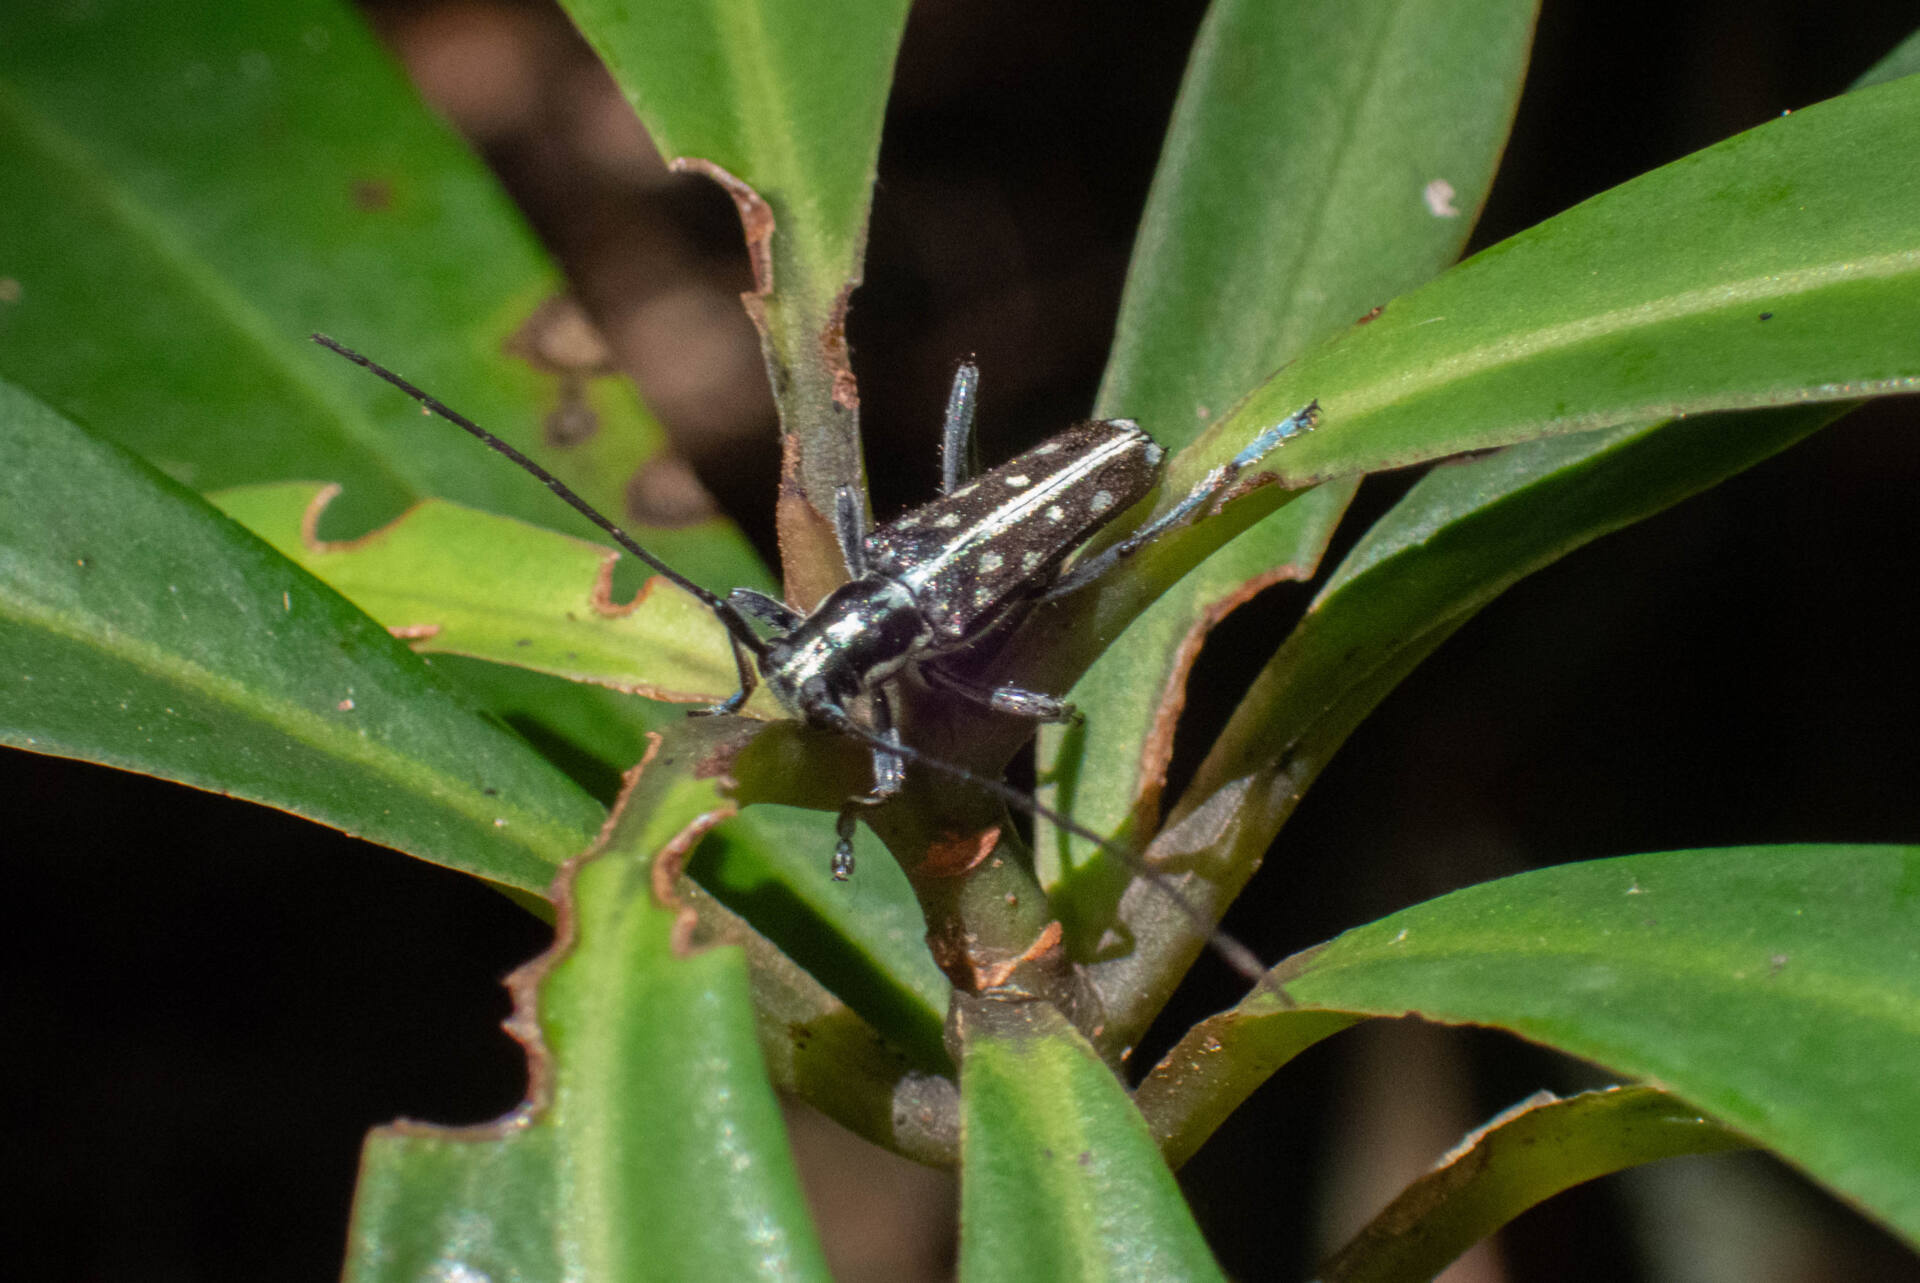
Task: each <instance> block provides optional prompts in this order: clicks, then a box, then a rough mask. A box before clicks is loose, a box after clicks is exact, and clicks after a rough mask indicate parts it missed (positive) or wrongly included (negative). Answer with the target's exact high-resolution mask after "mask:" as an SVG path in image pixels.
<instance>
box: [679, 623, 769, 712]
mask: <svg viewBox="0 0 1920 1283" xmlns="http://www.w3.org/2000/svg"><path fill="white" fill-rule="evenodd" d="M727 641H728V642H729V643H731V644H732V646H733V670H734V672H736V673H738V674H739V675H740V689H739V690H737V691H735V692H734V693H733V694H731V695H729V696H727V697H726V698H725V699H723V700H721V701H720V702H719V703H718V704H715V705H713V706H711V707H709V708H696V709H694V710H693V711H692V712H690V713H688V714H687V716H688V717H717V716H719V715H721V714H723V713H737V712H739V711H740V706H741V705H742V704H744V703H746V702H747V696H749V695H751V694H753V689H754V687H756V686H758V685H759V684H760V674H759V673H757V672H755V671H754V667H753V660H752V658H750V657H749V656H748V654H747V648H746V647H745V646H742V645H741V644H740V639H739V638H738V637H735V636H734V635H733V634H732V633H728V634H727Z"/></svg>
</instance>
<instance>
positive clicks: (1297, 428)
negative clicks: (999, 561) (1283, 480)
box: [1040, 401, 1320, 601]
mask: <svg viewBox="0 0 1920 1283" xmlns="http://www.w3.org/2000/svg"><path fill="white" fill-rule="evenodd" d="M1319 420H1320V403H1319V402H1318V401H1312V402H1309V403H1308V404H1307V405H1305V406H1302V407H1301V408H1300V409H1298V410H1296V411H1294V412H1293V413H1292V414H1290V415H1288V416H1287V417H1286V418H1284V419H1282V420H1280V422H1278V423H1276V424H1274V425H1273V426H1272V427H1270V428H1268V429H1267V430H1266V431H1264V432H1262V433H1261V434H1260V435H1259V436H1257V437H1255V438H1254V439H1253V441H1252V443H1251V444H1249V445H1248V446H1247V448H1246V449H1244V450H1242V451H1241V452H1240V453H1239V454H1236V455H1234V456H1233V458H1231V459H1229V460H1228V461H1227V462H1225V463H1223V464H1221V465H1220V466H1219V467H1217V468H1215V469H1213V470H1212V471H1211V472H1209V473H1207V475H1206V476H1204V477H1202V478H1200V480H1199V481H1198V482H1196V483H1195V485H1194V487H1193V489H1191V490H1189V491H1187V497H1186V498H1184V499H1182V500H1181V501H1180V502H1179V503H1177V504H1175V505H1174V506H1173V507H1172V508H1169V509H1168V510H1167V512H1166V514H1165V515H1164V516H1162V517H1161V518H1160V519H1159V520H1158V521H1150V522H1148V523H1147V524H1146V525H1144V526H1142V527H1140V529H1138V530H1136V531H1134V532H1133V533H1132V534H1130V535H1128V536H1127V537H1126V538H1125V539H1122V540H1121V541H1120V542H1119V543H1117V544H1115V545H1113V547H1111V548H1109V549H1107V550H1106V551H1105V552H1103V553H1100V554H1099V555H1098V556H1094V557H1089V558H1087V560H1085V561H1083V562H1080V563H1079V564H1078V565H1076V566H1074V567H1073V568H1072V569H1071V570H1069V571H1068V572H1067V573H1066V574H1065V575H1064V576H1062V577H1061V579H1060V581H1059V582H1058V583H1056V584H1054V586H1053V587H1051V588H1049V589H1047V591H1046V592H1045V593H1043V594H1041V597H1040V600H1041V601H1053V600H1055V599H1057V598H1060V597H1065V596H1066V595H1067V594H1069V593H1074V592H1078V591H1079V590H1080V589H1082V588H1085V587H1086V586H1087V585H1088V584H1090V583H1092V582H1093V581H1094V580H1096V579H1098V578H1100V576H1102V575H1104V574H1106V573H1107V572H1108V571H1109V570H1112V569H1113V568H1114V567H1115V566H1117V565H1119V564H1120V563H1121V562H1122V561H1124V560H1126V559H1127V558H1128V557H1131V556H1133V554H1134V553H1136V552H1139V551H1140V550H1141V549H1142V548H1144V547H1146V546H1147V545H1148V544H1150V543H1152V542H1153V541H1154V540H1156V539H1158V538H1159V537H1160V536H1161V535H1164V534H1166V533H1167V532H1168V531H1170V530H1177V529H1179V528H1180V527H1181V526H1184V525H1187V524H1189V523H1190V522H1193V521H1195V520H1197V519H1198V518H1199V517H1200V516H1201V515H1202V514H1201V510H1202V509H1203V508H1205V507H1206V506H1207V505H1209V504H1211V503H1213V502H1214V501H1215V500H1216V499H1218V498H1219V497H1220V496H1221V495H1222V494H1224V493H1226V491H1227V489H1228V488H1229V487H1231V486H1232V485H1233V483H1234V481H1235V480H1236V479H1237V478H1238V477H1239V476H1240V474H1241V473H1242V472H1243V471H1245V470H1246V469H1247V468H1249V467H1251V466H1252V465H1253V464H1255V463H1258V462H1259V461H1260V459H1261V458H1262V457H1263V456H1265V455H1266V453H1267V452H1268V451H1269V450H1271V449H1273V448H1274V447H1275V446H1277V445H1279V444H1280V443H1281V442H1282V441H1285V440H1287V439H1288V438H1289V437H1295V436H1298V435H1299V434H1300V433H1302V432H1308V431H1311V430H1312V428H1313V425H1314V424H1315V423H1317V422H1319Z"/></svg>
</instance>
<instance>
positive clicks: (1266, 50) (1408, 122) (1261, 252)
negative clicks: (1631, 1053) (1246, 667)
mask: <svg viewBox="0 0 1920 1283" xmlns="http://www.w3.org/2000/svg"><path fill="white" fill-rule="evenodd" d="M1535 7H1536V6H1535V4H1534V3H1533V2H1532V0H1472V2H1471V3H1468V4H1452V3H1444V2H1442V0H1419V2H1417V3H1402V4H1397V5H1392V6H1379V5H1328V4H1325V3H1321V2H1319V0H1286V2H1284V3H1271V2H1268V0H1219V2H1218V3H1215V4H1214V5H1213V6H1212V8H1211V9H1210V10H1209V12H1208V15H1207V18H1206V21H1205V22H1204V24H1203V25H1202V27H1201V30H1200V34H1199V36H1198V38H1197V40H1196V42H1195V45H1194V50H1193V53H1192V55H1191V57H1190V59H1189V62H1188V67H1187V74H1186V79H1185V82H1184V83H1183V85H1182V87H1181V92H1180V100H1179V103H1178V105H1177V107H1176V108H1175V111H1174V117H1173V122H1172V124H1171V125H1170V127H1169V129H1168V133H1167V141H1166V145H1165V147H1164V148H1163V154H1162V157H1161V161H1160V169H1159V173H1158V174H1157V175H1156V177H1155V180H1154V186H1153V191H1152V194H1151V195H1150V197H1149V198H1148V202H1147V209H1146V213H1145V216H1144V218H1143V220H1142V224H1141V229H1140V235H1139V237H1138V240H1137V242H1136V244H1135V249H1134V257H1133V263H1132V266H1131V268H1130V270H1129V273H1128V279H1127V291H1126V296H1125V298H1124V300H1123V301H1122V305H1121V312H1120V319H1119V323H1118V327H1117V331H1116V334H1115V340H1114V351H1113V355H1112V358H1111V360H1110V361H1109V364H1108V367H1107V372H1106V378H1105V381H1104V383H1103V385H1102V387H1101V391H1100V397H1099V401H1098V403H1097V409H1096V413H1098V414H1100V415H1102V416H1104V417H1117V416H1126V417H1130V418H1135V419H1138V420H1140V421H1141V422H1142V423H1144V424H1145V425H1146V426H1147V427H1148V429H1149V430H1150V431H1152V432H1153V433H1154V435H1155V437H1156V438H1157V439H1158V440H1159V441H1161V443H1162V444H1165V445H1167V446H1169V447H1177V446H1180V445H1184V444H1185V443H1186V442H1187V441H1189V440H1190V439H1192V437H1193V436H1194V435H1195V434H1196V433H1198V432H1199V431H1200V429H1201V428H1203V427H1204V426H1205V425H1206V424H1207V422H1208V421H1209V420H1211V419H1212V418H1215V417H1217V416H1218V415H1220V414H1221V413H1223V412H1225V411H1226V410H1227V408H1228V407H1230V406H1231V405H1232V403H1233V402H1234V401H1235V400H1237V399H1238V398H1239V397H1240V396H1241V394H1242V393H1244V392H1245V390H1246V389H1247V388H1250V387H1253V386H1255V385H1256V384H1257V383H1258V382H1259V381H1260V380H1261V379H1262V378H1264V377H1265V376H1266V375H1267V374H1268V373H1269V372H1271V371H1272V370H1274V369H1276V368H1278V367H1279V366H1282V365H1285V364H1286V363H1287V362H1288V361H1290V360H1292V359H1293V358H1294V357H1295V356H1297V355H1298V354H1299V353H1300V352H1301V351H1303V350H1304V349H1305V348H1306V347H1307V346H1308V345H1309V344H1311V343H1312V342H1314V341H1315V340H1317V339H1320V338H1322V337H1324V336H1325V335H1327V334H1329V333H1332V332H1334V331H1336V330H1338V329H1340V328H1341V327H1344V326H1347V325H1350V324H1352V323H1353V322H1354V321H1356V320H1357V319H1359V318H1360V317H1361V316H1362V315H1363V314H1364V313H1365V312H1366V311H1367V310H1368V309H1369V308H1371V307H1373V306H1375V305H1376V304H1380V303H1384V302H1385V301H1387V300H1388V299H1390V298H1392V297H1394V296H1395V295H1397V294H1401V293H1404V292H1405V291H1407V290H1409V289H1412V288H1413V287H1414V286H1416V285H1419V284H1421V283H1423V282H1424V281H1426V280H1428V279H1429V278H1431V277H1432V276H1433V275H1434V274H1435V273H1437V272H1439V271H1440V270H1442V269H1443V268H1445V267H1446V266H1447V265H1448V264H1450V263H1452V262H1453V261H1454V259H1455V258H1457V257H1458V256H1459V254H1460V251H1461V249H1462V248H1463V247H1464V246H1465V244H1466V240H1467V235H1468V233H1469V232H1470V231H1471V230H1472V227H1473V221H1474V218H1475V216H1476V215H1477V214H1478V212H1479V210H1480V207H1481V205H1482V204H1483V203H1484V202H1485V199H1486V193H1487V188H1488V186H1489V185H1490V184H1491V182H1492V180H1493V172H1494V168H1495V165H1496V164H1497V163H1498V160H1499V157H1500V151H1501V148H1502V146H1503V145H1504V143H1505V141H1506V136H1507V130H1508V127H1509V125H1510V123H1511V121H1512V118H1513V111H1514V105H1515V103H1516V102H1517V101H1518V98H1519V93H1520V82H1521V79H1522V76H1523V75H1524V73H1525V70H1526V63H1527V48H1528V43H1529V39H1530V37H1531V35H1532V30H1533V16H1534V9H1535ZM1222 175H1232V176H1233V179H1232V181H1231V182H1226V181H1222V177H1221V176H1222ZM1434 184H1444V188H1442V187H1439V186H1434ZM1354 484H1355V481H1353V480H1349V481H1345V482H1342V483H1340V484H1338V485H1329V486H1325V487H1323V488H1321V489H1319V490H1317V491H1315V492H1313V493H1312V494H1310V495H1307V496H1305V497H1304V498H1301V499H1298V500H1296V501H1294V502H1293V503H1291V504H1289V505H1287V506H1286V507H1285V508H1283V509H1282V510H1281V511H1280V512H1278V513H1275V514H1273V515H1272V516H1270V517H1268V518H1266V520H1264V521H1263V522H1261V523H1260V525H1258V526H1257V527H1255V528H1254V529H1252V530H1250V531H1248V532H1246V533H1245V534H1242V535H1240V536H1239V537H1238V538H1236V539H1235V540H1234V541H1233V542H1232V543H1230V544H1228V545H1227V546H1226V547H1224V548H1222V549H1221V550H1220V551H1219V552H1217V553H1215V554H1214V555H1213V556H1212V557H1210V558H1209V559H1208V560H1207V561H1205V562H1204V563H1202V564H1201V566H1200V567H1199V568H1198V569H1196V570H1195V571H1194V573H1193V574H1191V575H1189V576H1188V577H1187V578H1186V579H1184V580H1182V581H1181V582H1180V584H1179V585H1178V586H1177V587H1175V588H1174V589H1172V590H1171V591H1169V592H1168V593H1166V594H1165V595H1164V596H1163V597H1161V598H1160V599H1159V600H1158V601H1157V602H1155V603H1154V604H1153V606H1151V607H1150V608H1149V609H1148V610H1147V611H1146V613H1145V614H1144V615H1142V616H1141V618H1139V619H1138V620H1136V621H1134V623H1133V624H1132V625H1131V626H1129V628H1128V629H1127V633H1126V638H1125V640H1124V641H1123V642H1122V643H1120V644H1118V645H1116V646H1114V647H1112V648H1111V649H1109V650H1108V651H1107V652H1106V653H1105V655H1103V656H1102V657H1101V659H1100V660H1099V662H1097V663H1096V664H1095V665H1094V666H1093V667H1092V668H1091V669H1090V670H1088V672H1087V674H1086V675H1085V676H1084V677H1082V678H1081V679H1080V681H1079V682H1078V683H1077V684H1076V685H1075V687H1074V690H1073V700H1074V702H1075V704H1076V705H1078V706H1079V707H1080V709H1081V710H1082V711H1083V712H1084V713H1086V714H1087V716H1088V719H1089V724H1090V725H1092V726H1094V727H1096V728H1098V731H1099V733H1098V734H1097V735H1075V734H1073V733H1072V732H1062V731H1059V730H1055V729H1051V728H1049V729H1047V730H1044V731H1043V732H1042V735H1041V746H1042V747H1041V754H1042V757H1041V761H1042V763H1043V764H1044V765H1045V772H1046V774H1048V775H1049V776H1050V777H1051V778H1052V781H1053V783H1054V786H1055V788H1056V790H1057V791H1056V792H1055V794H1054V795H1053V798H1052V801H1053V803H1054V805H1056V806H1063V807H1065V808H1066V809H1069V810H1071V812H1072V813H1073V815H1074V816H1075V818H1076V819H1078V820H1079V821H1080V822H1081V823H1083V824H1090V825H1092V826H1093V827H1094V828H1096V829H1098V830H1100V831H1103V832H1114V831H1117V830H1119V829H1120V828H1121V827H1122V826H1123V824H1124V822H1125V821H1126V820H1127V819H1128V817H1129V816H1131V817H1132V818H1133V819H1134V820H1135V821H1136V822H1138V823H1143V824H1146V825H1148V826H1149V827H1150V826H1151V823H1152V821H1153V819H1154V818H1155V816H1154V814H1153V813H1154V811H1155V810H1156V808H1157V806H1158V804H1159V800H1160V789H1161V784H1162V780H1163V778H1164V773H1165V770H1166V765H1167V762H1168V760H1169V758H1170V756H1171V752H1172V738H1173V724H1174V722H1175V721H1176V720H1177V719H1178V717H1179V713H1180V709H1181V707H1182V705H1183V704H1184V702H1185V685H1186V677H1187V672H1188V670H1189V669H1190V668H1191V666H1192V663H1193V661H1194V659H1195V658H1196V656H1197V654H1198V651H1199V644H1200V642H1201V640H1202V639H1203V638H1204V636H1205V634H1206V632H1207V631H1208V630H1209V629H1211V628H1212V627H1213V625H1214V624H1216V623H1217V622H1218V621H1219V619H1220V618H1222V617H1223V616H1224V615H1225V614H1226V613H1227V612H1228V611H1230V610H1231V609H1232V608H1234V607H1235V606H1237V605H1239V604H1240V603H1241V602H1243V601H1245V600H1246V599H1248V598H1249V597H1251V596H1252V595H1253V594H1254V592H1255V591H1256V590H1257V589H1259V588H1261V587H1264V586H1266V585H1268V584H1270V583H1273V582H1275V581H1277V580H1281V579H1306V578H1310V577H1311V576H1312V575H1313V573H1314V571H1315V569H1316V567H1317V566H1318V564H1319V560H1320V554H1321V552H1322V550H1323V549H1324V548H1325V547H1326V541H1327V539H1328V538H1329V537H1330V535H1331V534H1332V531H1333V527H1334V525H1335V523H1336V522H1338V521H1339V519H1340V515H1341V513H1342V512H1344V511H1345V509H1346V505H1347V501H1348V499H1349V498H1350V497H1351V496H1352V492H1353V485H1354ZM1039 827H1040V828H1042V829H1043V830H1046V826H1044V825H1041V826H1039ZM1035 847H1036V852H1037V854H1038V855H1039V856H1040V858H1041V859H1042V861H1043V866H1042V867H1043V870H1045V873H1046V877H1047V880H1048V881H1049V882H1058V881H1059V880H1060V879H1062V878H1064V877H1065V876H1066V875H1067V873H1068V871H1069V870H1071V869H1073V868H1075V867H1078V866H1080V865H1082V864H1084V863H1087V862H1088V860H1089V854H1090V853H1089V851H1088V850H1087V848H1086V844H1085V843H1082V842H1078V841H1076V840H1073V839H1070V838H1068V837H1067V836H1066V835H1065V834H1062V833H1060V832H1058V831H1057V830H1055V831H1045V832H1044V835H1043V836H1041V837H1039V838H1037V839H1036V842H1035ZM1117 872H1118V871H1116V870H1111V869H1107V870H1100V869H1098V867H1097V862H1096V867H1095V868H1094V869H1093V870H1090V871H1089V875H1090V876H1093V877H1095V878H1099V877H1101V876H1102V874H1104V876H1105V877H1107V878H1109V879H1111V878H1112V877H1113V876H1114V875H1115V874H1116V873H1117ZM1056 898H1057V899H1059V900H1060V901H1061V902H1062V903H1063V905H1064V906H1065V907H1067V908H1068V909H1069V910H1071V909H1074V908H1082V909H1084V907H1085V906H1082V905H1080V904H1079V903H1078V901H1079V900H1080V899H1083V898H1085V897H1076V896H1072V895H1069V896H1065V897H1056ZM1096 921H1097V915H1096ZM1089 925H1092V924H1089Z"/></svg>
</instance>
